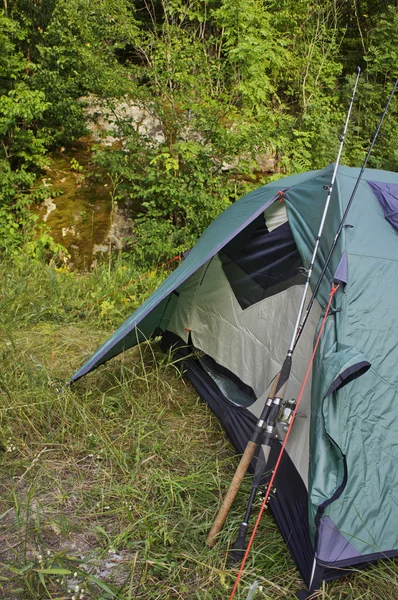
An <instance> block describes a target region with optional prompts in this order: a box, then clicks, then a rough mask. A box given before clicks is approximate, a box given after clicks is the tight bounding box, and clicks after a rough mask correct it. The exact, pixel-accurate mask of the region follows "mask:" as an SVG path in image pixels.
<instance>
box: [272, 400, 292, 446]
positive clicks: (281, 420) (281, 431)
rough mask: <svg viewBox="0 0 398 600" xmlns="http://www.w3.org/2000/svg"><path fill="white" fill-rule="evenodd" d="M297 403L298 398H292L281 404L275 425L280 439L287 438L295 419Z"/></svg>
mask: <svg viewBox="0 0 398 600" xmlns="http://www.w3.org/2000/svg"><path fill="white" fill-rule="evenodd" d="M296 404H297V400H295V399H294V398H292V399H291V400H286V401H285V402H284V403H283V404H282V406H281V409H280V411H279V415H278V418H277V420H276V425H275V428H276V436H277V437H278V439H280V440H284V439H285V435H286V433H287V430H288V429H289V426H290V423H291V422H292V419H293V413H294V409H295V408H296Z"/></svg>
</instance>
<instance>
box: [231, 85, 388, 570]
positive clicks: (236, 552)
mask: <svg viewBox="0 0 398 600" xmlns="http://www.w3.org/2000/svg"><path fill="white" fill-rule="evenodd" d="M397 85H398V79H397V80H396V81H395V84H394V87H393V89H392V92H391V94H390V96H389V98H388V101H387V104H386V106H385V108H384V111H383V114H382V116H381V118H380V121H379V124H378V126H377V128H376V131H375V134H374V136H373V139H372V142H371V144H370V147H369V150H368V152H367V155H366V158H365V160H364V163H363V165H362V168H361V170H360V173H359V175H358V178H357V180H356V182H355V186H354V189H353V191H352V193H351V196H350V199H349V201H348V203H347V206H346V209H345V211H344V213H343V216H342V218H341V221H340V224H339V226H338V228H337V231H336V234H335V236H334V239H333V242H332V244H331V246H330V249H329V253H328V255H327V258H326V261H325V263H324V266H323V269H322V271H321V273H320V275H319V278H318V281H317V283H316V285H315V288H314V291H313V293H312V296H311V298H310V301H309V303H308V306H307V309H306V311H305V315H304V318H303V321H302V322H301V324H300V321H298V322H297V331H296V332H295V333H296V336H295V337H294V338H292V343H291V347H290V348H289V351H288V354H287V356H286V359H285V362H284V364H283V366H282V369H281V373H282V371H283V370H284V369H285V372H287V373H288V375H287V377H288V378H289V376H290V370H289V371H288V369H290V368H291V355H292V354H293V351H294V348H295V347H296V345H297V342H298V339H299V337H300V335H301V332H302V331H303V328H304V326H305V323H306V321H307V319H308V315H309V312H310V310H311V307H312V305H313V303H314V301H315V298H316V295H317V293H318V291H319V288H320V285H321V283H322V280H323V277H324V275H325V273H326V270H327V267H328V265H329V263H330V260H331V258H332V254H333V252H334V249H335V248H336V245H337V242H338V239H339V237H340V235H341V232H342V230H343V227H344V223H345V221H346V219H347V215H348V212H349V210H350V208H351V205H352V202H353V200H354V197H355V195H356V192H357V190H358V186H359V184H360V182H361V179H362V176H363V174H364V171H365V168H366V165H367V163H368V160H369V157H370V154H371V152H372V150H373V146H374V144H375V142H376V140H377V137H378V135H379V132H380V129H381V126H382V123H383V121H384V117H385V116H386V113H387V111H388V108H389V106H390V102H391V100H392V97H393V95H394V92H395V90H396V88H397ZM336 289H337V288H336ZM297 336H298V337H297ZM286 365H287V367H286ZM281 377H282V375H281ZM281 377H280V378H281ZM286 385H287V380H286V381H285V382H283V383H282V387H281V389H280V390H279V394H278V397H275V398H274V401H273V403H272V405H271V411H270V418H269V422H268V425H267V427H266V430H265V433H264V439H263V442H262V444H261V448H260V453H259V457H258V460H257V464H256V470H255V474H254V478H253V483H252V491H251V494H250V498H249V502H248V505H247V508H246V513H245V517H244V520H243V522H242V523H241V526H240V528H239V533H238V537H237V539H236V541H235V542H234V544H233V545H232V549H231V552H230V556H229V559H230V561H231V562H237V561H240V560H241V559H242V557H243V555H244V553H245V546H246V544H245V539H246V534H247V529H248V521H249V518H250V515H251V512H252V508H253V503H254V499H255V496H256V492H257V490H258V488H259V487H260V485H261V482H262V479H263V477H264V474H265V469H266V466H267V462H268V457H269V454H270V451H271V443H272V440H273V439H275V426H276V419H278V414H279V411H280V407H281V406H283V404H284V399H283V398H284V395H283V394H282V388H283V389H285V387H286ZM300 395H301V394H300ZM296 413H297V408H296V407H294V410H293V411H292V415H291V418H290V421H291V420H292V419H294V417H295V415H296ZM290 429H291V422H289V432H290ZM285 445H286V444H285V443H284V445H283V449H284V447H285ZM278 465H279V459H278ZM274 477H275V469H274V472H273V474H272V480H273V479H274Z"/></svg>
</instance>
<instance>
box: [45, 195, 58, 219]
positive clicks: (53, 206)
mask: <svg viewBox="0 0 398 600" xmlns="http://www.w3.org/2000/svg"><path fill="white" fill-rule="evenodd" d="M43 206H45V207H46V208H47V212H46V214H45V215H44V217H43V221H44V222H46V221H47V219H48V217H49V216H50V214H51V213H52V211H53V210H55V209H56V208H57V205H56V204H55V202H53V200H52V198H46V199H45V200H44V202H43Z"/></svg>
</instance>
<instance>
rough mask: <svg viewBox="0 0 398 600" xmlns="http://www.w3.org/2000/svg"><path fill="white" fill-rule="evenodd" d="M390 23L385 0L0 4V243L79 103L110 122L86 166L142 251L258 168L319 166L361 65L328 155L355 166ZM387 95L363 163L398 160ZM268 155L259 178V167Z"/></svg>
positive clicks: (374, 115)
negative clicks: (345, 129)
mask: <svg viewBox="0 0 398 600" xmlns="http://www.w3.org/2000/svg"><path fill="white" fill-rule="evenodd" d="M397 19H398V17H397V11H396V6H395V3H393V2H392V1H387V2H381V1H379V0H357V1H356V2H355V3H354V4H352V5H350V4H349V3H346V2H344V1H343V0H337V1H335V0H327V1H321V0H315V1H314V2H312V3H308V2H306V1H305V0H298V1H293V0H279V1H278V2H277V1H276V0H270V1H269V0H268V1H266V0H228V1H227V0H210V1H209V0H206V1H204V0H193V1H190V2H186V1H185V0H155V1H154V2H151V3H147V2H142V1H141V0H113V1H111V0H98V1H97V2H96V3H95V4H93V3H92V2H91V1H90V0H48V1H46V2H44V1H42V0H37V1H35V2H30V1H29V0H19V1H18V2H17V1H16V0H8V2H5V3H4V10H2V11H1V12H0V142H1V146H0V161H1V170H2V172H3V174H4V177H3V183H2V187H1V190H2V191H1V194H2V195H1V197H0V206H1V207H2V212H1V217H0V228H2V232H3V236H2V237H3V242H2V244H3V247H15V246H16V245H17V244H18V243H19V241H20V240H21V239H22V237H23V235H26V233H27V232H28V231H29V232H31V231H32V227H31V224H29V226H26V224H27V223H28V222H29V223H30V217H29V216H28V213H27V211H26V206H27V204H28V202H29V200H28V197H29V190H30V189H31V186H32V183H33V182H34V179H35V176H36V175H37V174H38V172H39V171H40V169H41V168H42V167H43V164H44V157H45V153H46V151H47V150H48V149H49V148H54V147H59V146H60V145H66V144H68V143H71V142H73V140H76V139H77V138H78V137H79V136H81V135H82V134H84V133H86V117H85V114H84V108H85V107H86V106H88V105H90V102H93V103H94V104H98V105H99V106H101V107H102V108H101V110H102V114H101V116H102V118H103V119H105V120H106V118H107V114H108V117H109V118H110V119H111V120H112V122H113V124H114V126H115V127H116V132H115V136H116V139H117V143H116V144H115V145H113V146H112V147H111V148H108V149H106V150H104V149H103V148H102V149H100V150H99V151H98V155H97V161H98V162H99V163H100V164H101V165H103V166H104V168H106V171H107V172H108V173H109V175H110V176H111V177H112V178H113V181H116V178H117V186H116V187H117V193H116V190H115V193H116V195H114V197H112V206H113V203H114V201H117V197H116V196H118V197H119V199H120V198H125V199H128V200H132V201H133V202H134V205H135V206H136V205H137V203H140V206H141V210H140V211H139V212H140V215H139V217H138V219H137V221H136V231H135V232H134V240H135V247H136V253H137V255H140V256H141V260H142V261H143V262H146V261H149V262H151V261H152V260H161V259H163V258H165V257H167V256H169V255H170V253H171V250H172V249H174V248H177V249H178V250H180V249H181V248H184V247H187V246H190V245H191V244H192V243H193V242H194V240H195V239H196V238H197V236H198V235H199V234H200V233H201V232H202V231H203V229H204V227H205V226H206V225H207V224H208V223H209V222H210V221H211V220H212V219H213V218H214V216H215V215H217V214H218V213H219V212H221V211H222V210H223V209H224V208H225V207H226V206H227V205H228V203H230V202H232V201H234V200H235V199H236V198H237V197H239V196H240V195H241V194H242V193H244V192H245V191H247V190H248V189H250V187H251V186H252V185H258V184H259V183H261V182H263V181H265V180H266V178H267V177H269V176H272V178H274V179H275V178H277V177H279V176H282V175H284V174H289V173H292V172H297V171H302V170H307V169H313V168H318V167H323V166H324V165H325V164H327V163H328V162H331V161H333V160H334V158H335V156H336V152H337V147H338V135H339V134H340V133H341V129H342V126H343V122H344V115H345V113H346V110H347V106H348V102H349V98H350V94H351V89H352V83H353V77H354V75H353V72H354V71H355V66H356V64H357V63H360V64H361V66H362V67H363V70H364V75H363V77H362V80H361V83H360V86H359V90H358V101H357V103H356V105H355V107H354V111H353V119H352V123H351V124H350V135H349V136H348V137H347V142H346V148H345V153H344V161H345V163H346V164H350V165H354V164H355V165H358V164H361V162H362V160H363V157H364V154H365V152H366V149H367V146H368V143H369V139H370V137H371V135H372V133H373V131H374V128H375V125H376V123H377V120H378V118H379V114H380V111H381V108H382V106H383V104H384V102H385V98H386V96H387V93H388V89H386V88H389V85H391V80H392V79H393V78H394V76H395V75H396V74H395V72H394V69H395V65H396V62H397V60H396V58H397V56H396V55H397V41H398V40H397V31H398V27H397V26H398V21H397ZM397 105H398V102H397V101H394V103H393V105H392V107H391V113H390V118H389V119H388V120H387V121H386V123H385V125H384V127H383V143H382V144H379V145H378V146H377V148H375V151H374V154H373V156H372V158H371V166H375V167H382V168H387V169H396V168H397V166H398V163H397V160H398V156H397V151H396V150H395V149H394V148H395V139H396V136H397V134H398V125H397V119H395V118H394V117H395V116H396V114H397ZM121 106H124V107H125V108H126V107H127V110H125V112H124V113H123V111H120V107H121ZM132 106H134V107H136V108H137V107H139V108H140V109H141V111H142V112H141V115H144V117H143V119H144V120H148V118H149V117H151V118H152V119H154V120H155V122H156V124H157V125H156V127H157V129H158V131H157V135H156V137H153V136H151V135H149V132H148V131H145V129H142V128H140V127H141V122H140V118H141V117H138V118H136V119H133V118H132V117H131V116H129V110H128V109H129V107H132ZM137 119H138V120H137ZM270 158H271V159H273V161H274V167H273V170H274V172H272V174H270V173H268V172H267V170H266V169H262V168H260V167H259V164H264V163H265V162H267V159H270ZM227 165H228V166H227ZM71 167H72V169H75V170H76V169H78V166H77V165H71ZM271 170H272V169H271ZM22 207H25V209H24V210H25V212H24V211H23V209H22ZM8 208H10V211H11V212H10V213H8V212H7V211H8ZM1 223H3V225H2V224H1ZM21 236H22V237H21Z"/></svg>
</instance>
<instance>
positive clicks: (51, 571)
mask: <svg viewBox="0 0 398 600" xmlns="http://www.w3.org/2000/svg"><path fill="white" fill-rule="evenodd" d="M35 571H36V572H37V573H44V574H45V575H71V574H72V571H70V570H69V569H58V568H54V569H35Z"/></svg>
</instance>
